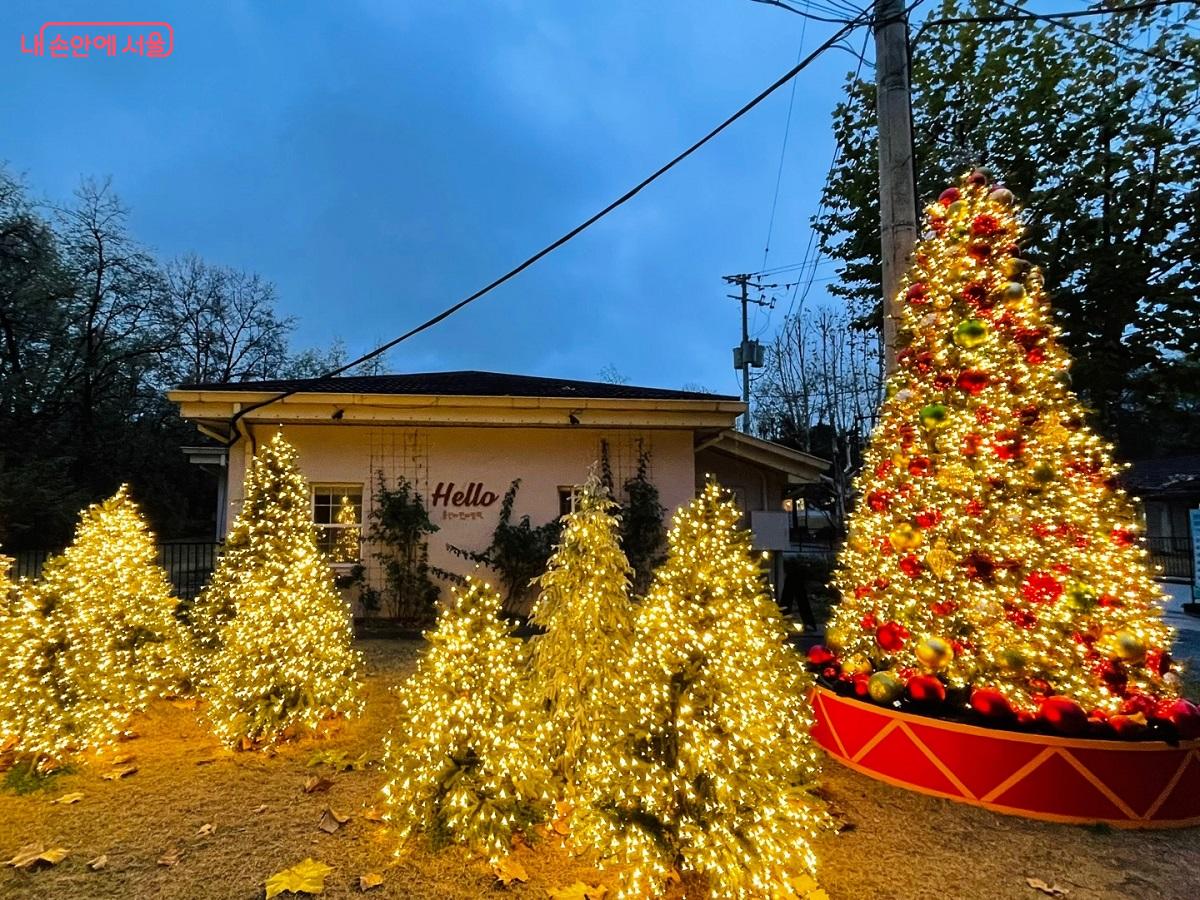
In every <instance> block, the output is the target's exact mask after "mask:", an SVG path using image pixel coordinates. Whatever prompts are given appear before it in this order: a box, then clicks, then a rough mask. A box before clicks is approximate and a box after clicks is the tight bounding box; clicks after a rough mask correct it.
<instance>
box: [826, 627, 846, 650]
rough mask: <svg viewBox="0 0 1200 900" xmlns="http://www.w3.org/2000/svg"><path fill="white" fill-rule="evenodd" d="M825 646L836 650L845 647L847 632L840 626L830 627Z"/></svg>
mask: <svg viewBox="0 0 1200 900" xmlns="http://www.w3.org/2000/svg"><path fill="white" fill-rule="evenodd" d="M825 646H826V647H828V648H829V649H830V650H833V651H835V652H836V651H838V650H843V649H845V647H846V632H844V631H842V629H840V628H830V629H829V630H828V631H826V632H825Z"/></svg>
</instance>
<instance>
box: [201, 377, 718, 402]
mask: <svg viewBox="0 0 1200 900" xmlns="http://www.w3.org/2000/svg"><path fill="white" fill-rule="evenodd" d="M178 389H179V390H181V391H246V392H252V393H263V392H268V393H275V392H279V393H283V392H285V391H286V392H296V393H305V394H396V395H405V394H407V395H421V396H424V395H429V396H448V397H556V398H562V399H572V398H573V399H588V400H606V399H614V400H705V399H708V400H738V399H739V398H737V397H734V396H732V395H729V394H706V393H703V392H700V391H673V390H668V389H666V388H652V387H635V386H634V385H629V384H609V383H607V382H602V381H572V380H570V379H565V378H541V377H538V376H535V375H508V374H505V373H503V372H475V371H463V372H420V373H413V374H407V375H347V376H341V377H338V378H280V379H274V380H270V381H228V382H210V383H207V384H184V385H180V386H179V388H178Z"/></svg>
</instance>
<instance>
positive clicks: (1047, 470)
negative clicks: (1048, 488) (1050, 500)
mask: <svg viewBox="0 0 1200 900" xmlns="http://www.w3.org/2000/svg"><path fill="white" fill-rule="evenodd" d="M1031 474H1032V475H1033V480H1034V481H1035V482H1037V483H1038V484H1049V483H1050V482H1052V481H1053V480H1054V479H1055V478H1056V477H1057V474H1058V473H1057V472H1055V471H1054V466H1052V465H1050V464H1049V463H1038V464H1037V465H1036V466H1034V467H1033V472H1032V473H1031Z"/></svg>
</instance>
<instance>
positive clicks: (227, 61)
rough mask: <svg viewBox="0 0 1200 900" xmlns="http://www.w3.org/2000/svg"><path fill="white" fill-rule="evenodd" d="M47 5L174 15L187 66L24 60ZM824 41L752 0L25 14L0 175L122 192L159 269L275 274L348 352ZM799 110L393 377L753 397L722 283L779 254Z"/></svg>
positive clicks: (782, 254)
mask: <svg viewBox="0 0 1200 900" xmlns="http://www.w3.org/2000/svg"><path fill="white" fill-rule="evenodd" d="M47 17H50V18H53V19H54V20H59V21H62V20H72V19H88V20H96V19H104V20H164V21H168V22H170V24H171V25H172V26H173V28H174V32H175V51H174V54H173V55H172V56H171V57H170V58H167V59H146V58H139V57H132V56H129V57H124V58H122V56H121V55H120V54H118V56H117V57H116V58H108V57H104V56H95V55H93V56H92V57H91V58H89V59H51V58H49V57H43V58H35V57H33V56H28V55H22V54H21V52H20V38H21V35H22V34H25V35H26V36H27V38H28V39H32V36H33V35H34V34H35V33H36V32H37V30H38V28H39V27H40V25H41V24H42V22H43V21H45V20H46V19H47ZM834 27H835V26H831V25H821V24H814V23H809V25H808V27H807V31H805V23H804V20H803V19H801V18H800V17H799V16H794V15H790V14H788V13H786V12H784V11H782V10H778V9H774V8H771V7H768V6H764V5H761V4H757V3H753V2H750V0H703V2H697V0H656V2H654V3H644V2H630V0H616V2H606V3H563V2H561V0H558V2H552V0H494V2H481V0H475V2H462V0H459V2H454V0H450V2H438V3H432V2H430V3H415V2H397V0H390V2H389V0H364V2H338V3H334V2H297V0H290V2H287V3H282V2H266V0H256V2H223V0H213V2H206V3H196V2H192V0H188V2H159V3H122V2H104V3H101V4H99V5H98V4H96V3H95V2H86V3H84V2H72V0H55V2H53V3H51V4H47V3H46V2H44V0H43V2H30V0H15V2H14V0H7V2H6V3H5V4H4V11H3V12H2V13H0V29H2V30H0V45H2V46H3V47H5V48H6V49H5V50H4V51H3V52H0V85H3V86H4V87H3V89H0V115H2V116H3V121H4V122H5V123H6V128H5V129H4V134H5V140H4V141H3V143H2V144H0V159H3V160H6V161H7V163H8V166H9V169H10V171H12V172H14V173H18V174H24V176H25V178H26V181H27V183H28V185H29V187H30V188H31V190H32V192H33V194H34V195H35V196H37V197H43V198H47V199H50V200H61V199H64V198H66V197H68V196H69V194H70V192H71V191H72V190H73V189H74V187H75V186H76V185H77V184H78V182H79V179H80V176H82V175H96V176H101V177H103V176H108V175H111V176H112V178H113V183H114V186H115V188H116V190H117V192H118V193H119V194H120V196H121V197H122V198H123V199H124V201H125V202H126V203H127V204H128V205H129V206H130V207H131V208H132V219H131V222H132V228H133V232H134V234H135V236H136V237H137V238H138V239H139V240H141V241H142V242H144V243H145V244H147V245H148V246H149V247H151V248H152V249H153V251H154V252H155V253H156V254H157V255H158V256H159V257H160V258H164V259H165V258H169V257H172V256H175V255H176V254H180V253H184V252H188V251H194V252H196V253H198V254H199V255H200V256H202V257H204V258H205V259H206V260H209V261H211V262H214V263H220V264H226V265H232V266H235V267H239V268H244V269H249V270H254V271H257V272H259V273H261V274H262V275H263V276H265V277H267V278H269V279H270V280H271V281H273V282H274V283H275V284H276V286H277V288H278V292H279V298H280V310H281V312H282V313H284V314H289V315H294V316H296V317H297V318H298V320H299V327H298V329H297V332H296V334H295V336H294V344H295V345H296V346H297V347H304V346H313V345H327V344H329V343H330V342H331V341H332V339H333V338H334V337H341V338H343V339H344V340H345V342H346V344H347V345H348V347H349V349H350V351H351V352H352V353H354V354H357V353H359V352H362V351H365V350H367V349H369V348H370V347H371V346H373V345H374V344H376V343H379V342H381V341H382V340H384V339H387V338H389V337H392V336H393V335H395V334H397V333H399V332H401V331H404V330H406V329H407V328H409V327H411V326H412V325H414V324H416V323H417V322H419V321H421V320H423V319H425V318H427V317H428V316H429V315H431V314H432V313H434V312H436V311H438V310H439V309H441V308H443V307H444V306H447V305H449V304H450V303H453V302H455V301H457V300H458V299H460V298H461V297H463V296H464V295H466V294H468V293H470V292H472V291H473V290H475V289H476V288H478V287H480V286H482V285H483V284H485V283H487V282H488V281H490V280H491V279H493V278H494V277H496V276H497V275H499V274H501V273H503V272H504V271H506V270H507V269H509V268H511V267H512V266H513V265H514V264H516V263H517V262H520V261H521V260H522V259H524V258H525V257H526V256H528V255H530V254H531V253H532V252H534V251H536V250H538V249H539V248H541V247H542V246H543V245H544V244H546V243H548V242H549V241H551V240H552V239H554V238H556V237H558V236H559V235H560V234H561V233H563V232H564V231H566V230H567V229H569V228H571V227H573V226H574V225H576V224H577V223H578V222H580V221H581V220H583V219H584V218H586V217H587V216H589V215H590V214H592V213H593V212H595V211H596V210H598V209H599V208H601V207H603V206H604V205H606V204H607V203H608V202H609V201H610V200H612V199H613V198H615V197H616V196H618V195H619V194H621V193H622V192H623V191H625V190H626V189H627V188H628V187H630V186H632V185H633V184H634V183H636V182H637V181H639V180H640V179H641V178H643V177H644V176H645V175H647V174H649V172H651V171H652V170H653V169H655V168H656V167H658V166H659V165H660V164H662V163H663V162H665V161H666V160H667V159H669V158H670V157H671V156H673V155H674V154H675V153H677V152H678V151H679V150H681V149H683V148H684V147H685V146H687V145H688V144H689V143H691V142H692V141H693V140H695V139H696V138H698V137H699V136H701V135H702V134H703V133H705V132H706V131H707V130H708V129H709V128H711V127H712V126H714V125H715V124H717V123H718V122H719V121H721V120H722V119H723V118H725V117H726V116H727V115H728V114H730V113H731V112H733V111H734V110H735V109H737V108H738V107H739V106H740V105H741V104H742V103H744V102H745V101H746V100H748V99H750V98H751V97H753V96H754V95H755V94H756V93H758V91H760V90H761V89H762V88H764V87H765V86H766V85H768V84H770V83H771V82H772V81H774V80H775V78H777V77H778V76H779V75H781V74H782V73H783V72H785V71H786V70H787V69H788V68H789V67H791V66H792V65H793V64H794V63H795V61H796V59H797V53H798V51H799V50H800V49H801V38H802V34H803V47H804V51H805V52H806V53H807V52H808V50H810V49H812V48H813V47H814V46H816V44H817V43H819V42H820V41H821V40H822V39H824V38H825V37H826V36H827V35H828V34H829V33H830V30H831V29H832V28H834ZM854 40H855V43H856V46H857V45H858V44H859V42H861V40H862V36H861V32H859V33H858V34H857V35H856V37H855V39H854ZM854 62H855V61H854V60H853V59H852V58H851V57H850V56H849V55H847V54H845V53H839V52H831V53H828V54H826V55H825V56H824V57H823V58H822V59H821V60H819V61H818V62H817V63H816V64H815V65H814V66H813V67H811V68H810V69H809V70H807V71H806V72H804V73H802V74H801V76H800V79H799V82H798V87H797V91H796V96H795V107H794V111H793V115H792V124H791V132H790V141H789V144H788V148H787V154H786V159H785V163H784V168H783V177H782V188H781V193H780V196H779V204H778V211H777V213H776V222H775V228H774V235H773V237H772V240H771V254H770V257H769V263H768V264H769V265H771V266H779V265H785V264H788V263H795V262H798V261H799V260H800V259H801V258H802V257H803V255H804V247H805V242H806V241H807V239H808V227H807V225H808V218H809V216H810V215H811V214H812V213H813V211H814V210H815V209H816V207H817V203H818V200H819V195H820V186H821V181H822V179H823V176H824V173H825V170H826V168H827V167H828V165H829V161H830V156H831V154H832V152H833V142H832V138H831V134H830V110H831V109H832V106H833V104H834V102H835V101H836V98H837V95H838V93H839V92H840V89H841V86H842V82H843V78H844V76H845V74H846V72H847V71H848V70H849V69H851V68H852V67H853V65H852V64H853V63H854ZM788 99H789V97H788V90H787V89H786V88H784V89H782V90H780V91H779V92H778V93H777V94H776V95H775V96H773V97H772V98H770V100H768V101H767V102H766V103H764V104H763V105H762V106H760V107H759V108H758V109H757V110H755V111H754V112H752V113H751V114H750V115H749V116H747V117H746V118H744V119H743V120H742V121H741V122H739V123H737V124H736V125H735V126H733V127H732V128H731V129H730V130H729V131H727V132H726V133H725V134H724V135H722V136H721V137H719V138H718V139H717V140H716V141H715V142H714V143H711V144H709V145H708V146H707V147H705V148H704V149H703V150H701V151H700V152H699V153H698V154H697V155H695V156H694V157H692V158H691V159H689V160H688V161H686V162H685V163H684V164H683V165H681V166H680V167H678V168H676V169H675V170H674V171H672V172H671V173H669V174H668V175H667V176H666V177H665V178H664V179H663V180H661V181H660V182H658V183H657V184H655V185H653V186H652V187H651V188H649V189H648V190H646V191H645V192H643V193H642V194H641V195H639V196H638V197H637V198H635V199H634V200H633V201H632V202H631V203H629V204H627V205H626V206H624V207H622V208H621V209H620V210H618V211H617V212H616V213H614V214H613V215H611V216H609V217H608V218H607V219H605V220H604V221H603V222H601V223H600V224H598V225H596V226H595V227H594V228H593V229H591V230H590V231H588V232H586V233H585V234H583V235H581V236H580V237H578V238H576V239H575V240H574V241H573V242H572V243H571V244H569V245H568V246H566V247H564V248H563V249H561V250H559V251H558V252H556V253H554V254H553V255H552V256H550V257H549V258H547V259H546V260H544V261H542V262H541V263H539V264H538V265H536V266H535V267H534V268H532V269H531V270H529V271H527V272H525V273H524V274H523V275H521V276H519V277H518V278H517V279H516V280H515V281H513V282H511V283H509V284H508V285H506V286H505V287H503V288H501V289H500V290H498V291H496V292H494V293H492V294H490V295H489V296H487V297H486V298H485V299H483V300H481V301H479V302H478V303H476V304H475V305H474V306H472V307H470V308H469V309H467V310H465V311H464V312H462V313H460V314H459V315H457V316H455V317H454V318H452V319H450V320H449V321H448V322H446V323H444V324H442V325H441V326H439V327H437V328H436V329H434V330H432V331H430V332H428V333H427V334H425V335H423V336H421V337H419V338H418V339H415V340H413V341H411V342H409V343H407V344H404V345H402V346H401V347H400V348H398V349H397V350H395V351H393V352H392V354H391V357H390V368H391V369H393V370H395V371H424V370H438V369H468V368H473V369H490V370H499V371H511V372H520V373H526V374H537V375H557V376H563V377H572V378H584V379H593V378H596V377H597V375H598V374H599V372H600V371H601V369H603V368H604V367H606V366H608V365H612V366H615V367H616V369H618V370H619V371H620V372H621V373H623V374H624V375H625V376H626V377H628V378H629V379H630V380H631V381H632V382H634V383H639V384H650V385H661V386H665V387H679V386H681V385H683V384H685V383H690V384H702V385H705V386H707V387H708V388H710V389H712V390H716V391H719V392H721V393H733V392H736V391H737V389H738V383H737V380H736V376H735V373H734V372H733V370H732V368H731V353H730V348H732V347H733V345H734V344H735V343H736V342H737V340H738V339H739V333H738V329H739V313H738V308H737V304H736V303H735V302H734V301H732V300H729V299H726V297H725V295H726V293H727V292H728V286H727V285H725V284H724V283H723V282H722V281H721V276H722V275H725V274H728V273H732V272H740V271H754V270H757V269H759V268H761V266H762V263H763V246H764V241H765V239H766V235H767V226H768V220H769V217H770V212H771V202H772V197H773V195H774V191H775V181H776V175H777V172H778V165H779V157H780V149H781V144H782V141H783V136H784V123H785V118H786V115H787V110H788ZM832 274H833V267H832V266H830V265H828V264H826V265H823V266H822V267H821V269H820V270H819V271H818V272H817V278H818V279H823V278H827V277H828V276H829V275H832ZM821 288H822V283H821V282H820V281H818V283H817V284H816V285H815V288H814V291H813V297H812V299H817V298H818V297H820V296H821V295H822V291H821ZM810 302H811V301H810ZM786 305H787V301H786V297H785V298H784V301H783V304H782V305H781V308H777V309H776V310H775V312H774V313H773V314H772V316H771V318H770V319H769V320H768V319H767V317H766V316H765V315H763V314H759V315H757V316H756V317H755V320H754V326H755V330H756V331H761V332H762V333H763V337H766V336H767V335H768V334H769V333H770V331H772V330H774V328H775V326H776V325H777V324H778V322H779V320H780V319H781V318H782V315H783V308H782V307H786Z"/></svg>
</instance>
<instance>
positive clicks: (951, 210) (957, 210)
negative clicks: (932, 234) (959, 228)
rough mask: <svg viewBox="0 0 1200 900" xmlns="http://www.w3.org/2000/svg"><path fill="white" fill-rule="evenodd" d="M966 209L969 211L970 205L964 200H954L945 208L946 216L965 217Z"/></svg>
mask: <svg viewBox="0 0 1200 900" xmlns="http://www.w3.org/2000/svg"><path fill="white" fill-rule="evenodd" d="M968 209H970V204H969V203H967V201H966V200H955V201H954V202H953V203H951V204H950V205H949V206H947V207H946V215H947V216H948V217H955V216H965V215H966V214H967V210H968Z"/></svg>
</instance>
